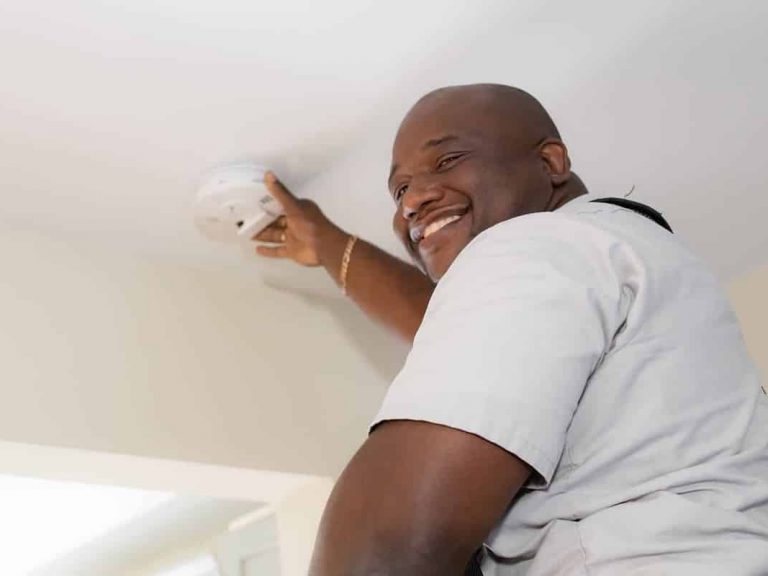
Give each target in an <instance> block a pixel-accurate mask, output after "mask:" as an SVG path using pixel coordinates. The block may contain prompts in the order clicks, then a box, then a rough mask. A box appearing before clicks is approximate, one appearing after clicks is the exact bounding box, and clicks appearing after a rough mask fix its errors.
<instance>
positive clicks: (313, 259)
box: [256, 173, 434, 342]
mask: <svg viewBox="0 0 768 576" xmlns="http://www.w3.org/2000/svg"><path fill="white" fill-rule="evenodd" d="M265 181H266V184H267V187H268V188H269V190H270V192H271V193H272V195H273V196H274V197H275V199H277V200H278V201H279V202H280V203H281V204H282V205H283V208H284V210H285V217H284V218H280V219H279V220H278V221H277V222H276V223H275V224H273V225H272V226H270V227H268V228H267V229H266V230H264V231H263V232H261V233H260V234H258V235H257V236H256V240H258V241H262V242H273V243H277V244H279V245H278V246H259V247H258V248H257V252H258V253H259V254H261V255H262V256H267V257H272V258H289V259H291V260H293V261H294V262H297V263H299V264H302V265H304V266H322V267H324V268H325V270H326V271H327V272H328V274H329V275H330V276H331V278H333V280H334V281H335V282H336V283H339V282H340V278H339V273H340V271H341V261H342V257H343V255H344V249H345V248H346V245H347V241H348V240H349V238H350V236H349V234H347V233H346V232H344V231H343V230H342V229H341V228H339V227H338V226H336V225H335V224H333V223H332V222H331V221H330V220H328V218H326V217H325V215H324V214H323V213H322V211H321V210H320V208H318V206H317V204H315V203H314V202H312V201H310V200H299V199H297V198H296V197H294V196H293V195H292V194H291V193H290V192H289V191H288V190H287V189H286V188H285V187H284V186H283V185H282V184H281V183H280V182H279V181H278V180H277V179H276V178H274V176H273V175H272V174H271V173H270V174H268V175H267V178H266V180H265ZM433 290H434V285H433V284H432V282H431V280H429V278H427V277H426V276H425V275H424V274H422V273H421V271H419V269H418V268H416V267H414V266H411V265H410V264H407V263H405V262H403V261H402V260H399V259H397V258H395V257H394V256H392V255H390V254H388V253H387V252H384V251H383V250H381V249H379V248H377V247H376V246H374V245H373V244H370V243H368V242H365V241H364V240H358V242H357V243H356V245H355V247H354V251H353V253H352V258H351V261H350V265H349V268H348V272H347V294H348V295H349V296H350V297H351V298H352V299H353V300H354V301H355V303H356V304H357V305H358V306H360V308H361V309H362V310H363V311H364V312H365V313H366V314H367V315H368V316H369V317H371V318H372V319H373V320H375V321H377V322H379V323H381V324H383V325H385V326H387V327H388V328H390V329H392V330H394V331H395V332H396V333H397V334H399V335H400V336H401V337H403V338H404V339H406V340H407V341H408V342H411V341H412V340H413V337H414V335H415V334H416V331H417V330H418V328H419V325H420V324H421V320H422V318H423V317H424V312H425V310H426V309H427V304H428V303H429V298H430V296H431V295H432V292H433Z"/></svg>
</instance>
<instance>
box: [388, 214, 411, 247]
mask: <svg viewBox="0 0 768 576" xmlns="http://www.w3.org/2000/svg"><path fill="white" fill-rule="evenodd" d="M392 231H393V232H394V233H395V236H397V238H398V239H399V240H400V242H402V243H403V244H404V245H405V247H406V248H407V249H408V251H409V252H410V251H411V246H410V244H411V243H410V242H409V240H410V236H409V234H408V224H407V223H406V221H405V220H404V219H403V218H402V217H400V212H399V211H398V212H395V215H394V216H393V218H392Z"/></svg>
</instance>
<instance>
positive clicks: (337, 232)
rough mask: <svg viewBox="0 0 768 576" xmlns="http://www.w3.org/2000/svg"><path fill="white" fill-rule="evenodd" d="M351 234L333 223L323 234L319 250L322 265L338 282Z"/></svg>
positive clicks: (318, 255)
mask: <svg viewBox="0 0 768 576" xmlns="http://www.w3.org/2000/svg"><path fill="white" fill-rule="evenodd" d="M348 240H349V234H347V233H346V232H345V231H344V230H342V229H341V228H338V227H336V226H335V225H331V226H330V227H329V229H328V231H327V232H326V233H325V234H324V235H323V238H322V240H321V241H320V245H319V248H318V251H317V258H318V261H319V263H320V265H321V266H322V267H323V268H325V269H326V270H327V271H328V273H329V274H330V275H331V276H332V277H333V278H334V279H335V280H336V281H337V282H338V275H339V269H340V267H341V260H342V258H343V257H344V249H345V248H346V245H347V241H348Z"/></svg>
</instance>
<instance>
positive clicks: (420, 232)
mask: <svg viewBox="0 0 768 576" xmlns="http://www.w3.org/2000/svg"><path fill="white" fill-rule="evenodd" d="M465 215H466V212H465V213H463V214H451V215H450V216H445V217H444V218H440V219H439V220H435V221H434V222H432V223H430V224H429V225H428V226H426V227H424V228H414V229H412V230H411V231H410V239H411V242H412V243H413V244H414V246H419V245H420V244H421V242H422V241H424V240H427V239H429V238H430V237H431V236H433V235H434V234H436V233H437V232H439V231H440V230H442V229H443V228H445V227H446V226H449V225H450V224H453V223H455V222H458V221H459V220H461V219H462V218H463V217H464V216H465Z"/></svg>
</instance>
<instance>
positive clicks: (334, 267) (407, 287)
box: [321, 230, 434, 342]
mask: <svg viewBox="0 0 768 576" xmlns="http://www.w3.org/2000/svg"><path fill="white" fill-rule="evenodd" d="M348 240H349V235H348V234H346V233H344V232H343V231H341V230H339V231H338V233H335V234H334V235H333V236H332V237H330V238H329V239H328V240H327V241H326V242H324V247H323V253H322V254H321V263H322V265H323V266H324V267H325V269H326V271H327V272H328V274H330V276H331V277H332V278H333V279H334V281H335V282H337V283H339V282H340V277H339V275H340V271H341V261H342V258H343V255H344V249H345V248H346V246H347V241H348ZM346 287H347V295H348V296H349V297H350V298H351V299H352V300H353V301H354V302H355V303H356V304H357V305H358V306H359V307H360V308H361V309H362V310H363V312H365V313H366V314H367V315H368V316H369V317H371V318H372V319H373V320H375V321H377V322H379V323H381V324H383V325H385V326H387V327H388V328H390V329H392V330H394V331H395V332H396V333H397V334H399V335H400V336H401V337H403V338H404V339H406V340H407V341H408V342H411V341H413V337H414V335H415V334H416V331H417V330H418V328H419V325H420V324H421V320H422V318H423V317H424V312H425V311H426V309H427V304H428V303H429V299H430V297H431V296H432V292H433V290H434V284H432V281H431V280H430V279H429V278H427V277H426V276H425V275H424V274H422V273H421V271H420V270H419V269H418V268H416V267H415V266H411V265H410V264H407V263H406V262H403V261H402V260H399V259H398V258H395V257H394V256H392V255H391V254H388V253H387V252H385V251H383V250H381V249H380V248H377V247H376V246H374V245H373V244H370V243H368V242H366V241H364V240H362V239H360V240H358V241H357V243H356V244H355V246H354V250H353V252H352V257H351V260H350V263H349V267H348V269H347V277H346Z"/></svg>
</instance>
